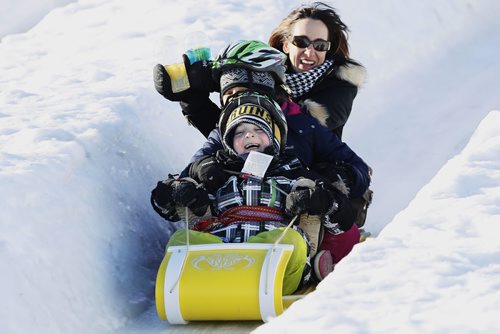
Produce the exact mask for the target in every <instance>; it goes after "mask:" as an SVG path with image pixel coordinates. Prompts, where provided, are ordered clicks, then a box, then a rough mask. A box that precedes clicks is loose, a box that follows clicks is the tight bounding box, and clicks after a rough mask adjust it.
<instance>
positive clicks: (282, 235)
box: [264, 215, 299, 295]
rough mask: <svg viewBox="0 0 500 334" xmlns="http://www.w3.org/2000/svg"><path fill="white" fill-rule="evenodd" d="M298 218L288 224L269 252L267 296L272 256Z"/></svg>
mask: <svg viewBox="0 0 500 334" xmlns="http://www.w3.org/2000/svg"><path fill="white" fill-rule="evenodd" d="M297 217H299V215H295V217H293V219H292V220H291V221H290V223H288V225H287V226H286V227H285V229H284V230H283V232H281V235H280V237H279V238H278V240H276V242H275V243H274V244H273V247H271V249H270V250H269V252H270V255H269V261H268V262H267V275H266V291H265V292H264V293H265V294H266V295H267V294H268V292H269V282H270V281H271V278H270V275H271V256H272V253H275V252H276V246H277V245H278V244H279V243H280V241H281V239H283V237H284V236H285V234H286V232H288V229H289V228H290V227H292V225H293V223H294V222H295V220H297Z"/></svg>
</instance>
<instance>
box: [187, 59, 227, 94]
mask: <svg viewBox="0 0 500 334" xmlns="http://www.w3.org/2000/svg"><path fill="white" fill-rule="evenodd" d="M182 59H183V61H184V66H186V72H187V75H188V79H189V85H190V86H191V88H192V89H194V90H197V91H202V92H203V91H207V92H216V91H219V90H220V84H219V83H218V82H216V81H215V80H214V79H213V77H212V62H211V61H209V60H200V61H197V62H194V63H192V64H191V63H190V62H189V58H188V56H186V54H183V55H182Z"/></svg>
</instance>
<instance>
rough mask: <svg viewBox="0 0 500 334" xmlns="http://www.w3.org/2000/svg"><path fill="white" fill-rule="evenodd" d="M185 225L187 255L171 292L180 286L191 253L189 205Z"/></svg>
mask: <svg viewBox="0 0 500 334" xmlns="http://www.w3.org/2000/svg"><path fill="white" fill-rule="evenodd" d="M185 227H186V256H185V257H184V260H183V261H182V266H181V272H180V273H179V277H177V279H176V280H175V283H174V285H173V286H172V288H171V289H170V293H172V292H173V291H174V290H175V289H176V288H177V287H178V286H179V281H180V280H181V277H182V273H183V272H184V267H185V265H186V260H187V254H188V253H189V209H188V207H187V206H186V219H185Z"/></svg>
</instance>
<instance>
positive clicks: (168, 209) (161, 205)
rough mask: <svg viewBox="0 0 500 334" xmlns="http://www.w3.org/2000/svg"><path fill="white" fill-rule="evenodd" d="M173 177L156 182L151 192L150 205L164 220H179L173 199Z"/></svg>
mask: <svg viewBox="0 0 500 334" xmlns="http://www.w3.org/2000/svg"><path fill="white" fill-rule="evenodd" d="M174 182H175V179H174V178H168V179H166V180H163V181H160V182H158V184H157V185H156V188H154V189H153V191H152V192H151V205H152V206H153V209H154V210H155V211H156V212H157V213H158V214H159V215H160V216H162V217H163V218H165V219H166V220H169V221H172V222H176V221H179V220H180V217H179V215H178V214H177V210H176V204H175V201H174V197H173V193H174V189H175V187H174Z"/></svg>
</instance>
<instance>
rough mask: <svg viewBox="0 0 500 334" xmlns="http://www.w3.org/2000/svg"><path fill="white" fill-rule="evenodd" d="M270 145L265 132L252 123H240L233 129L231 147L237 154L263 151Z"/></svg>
mask: <svg viewBox="0 0 500 334" xmlns="http://www.w3.org/2000/svg"><path fill="white" fill-rule="evenodd" d="M269 145H271V143H270V142H269V137H268V136H267V134H266V132H265V131H264V130H262V129H261V128H260V127H258V126H257V125H254V124H252V123H245V122H243V123H240V124H239V125H238V126H237V127H236V130H234V137H233V149H234V150H235V151H236V153H238V154H244V153H249V152H250V151H257V152H263V151H264V149H265V148H266V147H268V146H269Z"/></svg>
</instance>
